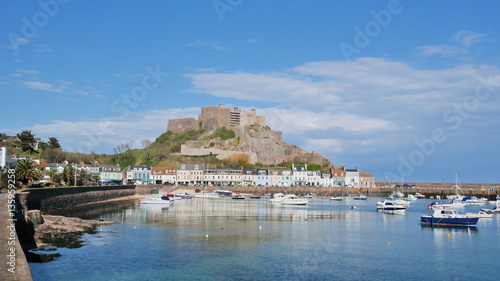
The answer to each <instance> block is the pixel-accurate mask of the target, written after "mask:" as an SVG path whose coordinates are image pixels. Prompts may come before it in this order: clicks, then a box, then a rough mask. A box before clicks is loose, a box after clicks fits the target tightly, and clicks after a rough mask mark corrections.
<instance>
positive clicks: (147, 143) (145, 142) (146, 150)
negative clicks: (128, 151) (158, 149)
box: [141, 139, 152, 163]
mask: <svg viewBox="0 0 500 281" xmlns="http://www.w3.org/2000/svg"><path fill="white" fill-rule="evenodd" d="M141 144H142V148H143V152H144V153H143V158H144V162H146V163H147V162H148V161H149V158H150V157H151V148H150V147H149V146H150V145H151V144H152V142H151V141H150V140H148V139H145V140H143V141H141Z"/></svg>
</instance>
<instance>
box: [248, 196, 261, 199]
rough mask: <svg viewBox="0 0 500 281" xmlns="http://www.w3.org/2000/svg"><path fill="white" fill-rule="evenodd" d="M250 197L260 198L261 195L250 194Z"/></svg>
mask: <svg viewBox="0 0 500 281" xmlns="http://www.w3.org/2000/svg"><path fill="white" fill-rule="evenodd" d="M250 199H260V195H250Z"/></svg>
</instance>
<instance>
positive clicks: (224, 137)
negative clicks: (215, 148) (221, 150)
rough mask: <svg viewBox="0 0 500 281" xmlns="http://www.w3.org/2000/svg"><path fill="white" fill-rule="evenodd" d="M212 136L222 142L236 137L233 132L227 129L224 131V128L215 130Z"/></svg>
mask: <svg viewBox="0 0 500 281" xmlns="http://www.w3.org/2000/svg"><path fill="white" fill-rule="evenodd" d="M213 136H214V137H219V138H221V139H222V140H227V139H232V138H234V137H235V136H236V135H235V133H234V131H233V130H228V129H226V127H222V128H219V129H217V130H216V131H215V132H214V133H213Z"/></svg>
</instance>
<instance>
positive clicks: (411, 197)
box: [405, 194, 417, 201]
mask: <svg viewBox="0 0 500 281" xmlns="http://www.w3.org/2000/svg"><path fill="white" fill-rule="evenodd" d="M405 200H406V201H415V200H417V197H415V195H413V194H408V196H406V198H405Z"/></svg>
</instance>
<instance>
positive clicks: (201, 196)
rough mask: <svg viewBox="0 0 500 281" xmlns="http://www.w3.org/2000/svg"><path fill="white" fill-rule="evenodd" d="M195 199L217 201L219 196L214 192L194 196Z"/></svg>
mask: <svg viewBox="0 0 500 281" xmlns="http://www.w3.org/2000/svg"><path fill="white" fill-rule="evenodd" d="M196 198H207V199H217V198H219V195H217V193H214V192H206V193H203V194H198V195H196Z"/></svg>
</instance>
